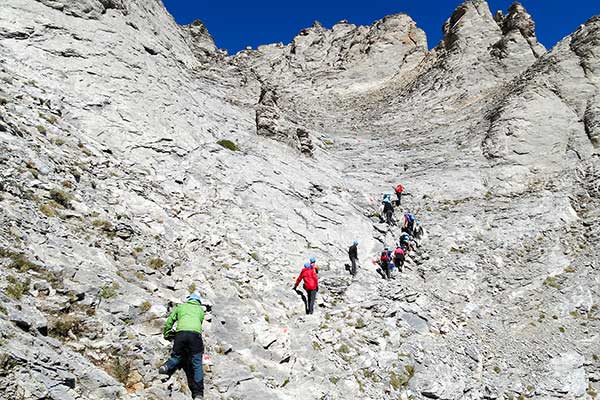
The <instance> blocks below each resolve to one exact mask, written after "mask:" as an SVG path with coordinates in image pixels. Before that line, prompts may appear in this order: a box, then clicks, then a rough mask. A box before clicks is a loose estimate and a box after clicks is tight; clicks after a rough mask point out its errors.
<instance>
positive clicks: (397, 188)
mask: <svg viewBox="0 0 600 400" xmlns="http://www.w3.org/2000/svg"><path fill="white" fill-rule="evenodd" d="M395 190H396V193H402V192H404V186H402V185H401V184H399V185H398V186H396V189H395Z"/></svg>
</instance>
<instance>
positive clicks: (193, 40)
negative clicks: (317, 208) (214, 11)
mask: <svg viewBox="0 0 600 400" xmlns="http://www.w3.org/2000/svg"><path fill="white" fill-rule="evenodd" d="M182 29H183V31H184V32H185V33H186V34H187V35H188V37H189V39H188V44H189V46H190V49H191V50H192V52H193V53H194V55H196V57H197V58H198V60H199V61H200V62H203V63H205V62H207V61H209V60H211V58H213V59H214V58H215V57H218V56H223V55H225V52H223V51H221V50H219V49H217V46H215V41H214V39H213V37H212V35H211V34H210V33H209V32H208V29H206V27H205V26H204V24H203V23H202V21H198V20H196V21H194V22H192V23H191V24H189V25H185V26H183V27H182Z"/></svg>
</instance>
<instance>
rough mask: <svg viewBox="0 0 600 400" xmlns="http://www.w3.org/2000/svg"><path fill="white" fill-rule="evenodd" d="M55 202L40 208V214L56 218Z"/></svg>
mask: <svg viewBox="0 0 600 400" xmlns="http://www.w3.org/2000/svg"><path fill="white" fill-rule="evenodd" d="M54 204H55V203H54V202H48V203H45V204H42V205H41V206H40V212H41V213H42V214H44V215H45V216H46V217H48V218H52V217H56V207H55V205H54Z"/></svg>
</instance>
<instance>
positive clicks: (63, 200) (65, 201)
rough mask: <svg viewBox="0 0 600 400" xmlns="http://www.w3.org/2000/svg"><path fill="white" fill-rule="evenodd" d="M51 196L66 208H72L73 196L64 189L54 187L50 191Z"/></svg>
mask: <svg viewBox="0 0 600 400" xmlns="http://www.w3.org/2000/svg"><path fill="white" fill-rule="evenodd" d="M50 198H51V199H52V200H54V201H55V202H56V203H57V204H60V205H61V206H63V207H64V208H70V207H71V200H72V199H73V196H72V195H70V194H69V193H67V192H65V191H63V190H60V189H52V190H51V191H50Z"/></svg>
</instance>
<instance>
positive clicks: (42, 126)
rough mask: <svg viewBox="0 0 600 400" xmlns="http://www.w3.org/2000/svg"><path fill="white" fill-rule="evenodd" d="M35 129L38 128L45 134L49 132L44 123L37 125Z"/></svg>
mask: <svg viewBox="0 0 600 400" xmlns="http://www.w3.org/2000/svg"><path fill="white" fill-rule="evenodd" d="M35 129H37V130H38V132H39V133H41V134H42V135H45V134H46V133H47V132H48V129H46V127H45V126H44V125H37V126H36V127H35Z"/></svg>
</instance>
